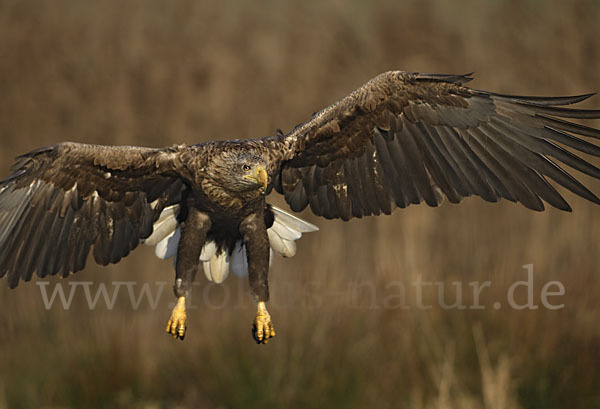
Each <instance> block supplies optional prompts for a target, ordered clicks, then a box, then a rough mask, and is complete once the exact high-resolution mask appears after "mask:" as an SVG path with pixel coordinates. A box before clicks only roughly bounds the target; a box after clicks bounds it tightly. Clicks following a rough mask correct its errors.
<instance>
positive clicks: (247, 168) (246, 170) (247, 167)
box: [242, 165, 250, 172]
mask: <svg viewBox="0 0 600 409" xmlns="http://www.w3.org/2000/svg"><path fill="white" fill-rule="evenodd" d="M242 169H244V172H248V171H249V170H250V165H243V166H242Z"/></svg>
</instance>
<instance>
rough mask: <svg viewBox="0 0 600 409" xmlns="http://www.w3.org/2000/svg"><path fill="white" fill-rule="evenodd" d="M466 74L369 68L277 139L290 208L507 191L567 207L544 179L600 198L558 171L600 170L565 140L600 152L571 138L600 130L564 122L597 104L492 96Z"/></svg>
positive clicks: (590, 114)
mask: <svg viewBox="0 0 600 409" xmlns="http://www.w3.org/2000/svg"><path fill="white" fill-rule="evenodd" d="M469 75H470V74H469ZM469 75H465V76H463V75H456V76H453V75H436V74H417V73H405V72H400V71H394V72H387V73H384V74H381V75H379V76H378V77H375V78H374V79H372V80H371V81H369V82H368V83H366V84H365V85H364V86H362V87H361V88H359V89H358V90H356V91H354V92H353V93H352V94H350V95H349V96H347V97H346V98H344V99H342V100H341V101H339V102H337V103H335V104H333V105H331V106H329V107H328V108H325V109H324V110H322V111H320V112H318V113H316V114H315V115H314V116H313V117H312V118H311V119H310V120H309V121H308V122H306V123H304V124H301V125H299V126H297V127H296V128H295V129H294V130H293V131H291V132H290V133H289V134H287V135H286V136H285V137H280V142H281V143H282V145H283V151H284V152H283V154H282V155H283V161H282V166H281V169H280V172H279V174H278V175H277V176H276V178H275V180H274V187H275V189H276V190H277V191H278V192H280V193H282V194H284V195H285V199H286V201H287V202H288V203H289V204H290V206H291V208H292V209H293V210H295V211H300V210H302V209H304V208H305V207H306V206H308V205H310V208H311V209H312V211H313V212H314V213H315V214H317V215H320V216H324V217H326V218H342V219H344V220H348V219H350V218H352V217H362V216H366V215H377V214H380V213H385V214H389V213H390V212H392V210H393V209H394V208H395V207H406V206H408V205H410V204H417V203H421V202H423V201H425V202H426V203H427V204H428V205H430V206H437V205H438V204H440V202H441V201H442V199H443V196H445V197H446V198H447V199H448V200H449V201H450V202H453V203H457V202H459V201H460V200H461V199H462V198H463V197H466V196H470V195H477V196H480V197H482V198H483V199H484V200H487V201H489V202H496V201H498V200H499V199H500V198H505V199H508V200H511V201H513V202H520V203H522V204H523V205H524V206H526V207H528V208H530V209H533V210H543V209H544V204H543V202H542V200H541V199H543V200H544V201H546V202H548V203H549V204H550V205H552V206H554V207H557V208H559V209H562V210H570V207H569V205H568V203H567V202H566V201H565V200H564V199H563V197H562V196H561V195H560V194H559V193H558V192H557V191H556V190H555V188H554V187H553V186H552V185H551V184H550V183H549V182H548V180H547V178H550V179H552V180H554V181H555V182H557V183H558V184H560V185H562V186H564V187H566V188H567V189H569V190H571V191H572V192H574V193H576V194H577V195H579V196H582V197H584V198H586V199H588V200H590V201H592V202H594V203H600V199H598V197H596V196H595V195H594V194H593V193H592V192H590V191H589V190H588V189H587V188H586V187H585V186H584V185H583V184H581V183H580V182H579V181H577V180H576V179H575V178H574V177H572V176H571V175H570V174H569V173H567V171H565V170H564V169H563V168H562V166H563V164H565V165H568V166H570V167H572V168H574V169H576V170H578V171H581V172H583V173H585V174H588V175H591V176H593V177H595V178H600V170H599V169H598V168H596V167H595V166H593V165H591V164H590V163H588V162H586V161H585V160H584V159H582V158H581V157H579V156H577V155H576V154H574V153H572V152H571V151H569V150H567V149H565V147H569V148H572V149H573V150H575V151H576V152H577V151H578V152H583V153H586V154H590V155H594V156H600V148H599V147H598V146H597V145H595V144H592V143H590V142H588V141H585V140H583V139H581V138H580V137H578V136H586V137H591V138H596V139H597V138H600V130H598V129H593V128H590V127H586V126H583V125H579V124H575V123H572V122H569V121H566V120H564V119H561V118H600V111H598V110H581V109H568V108H563V107H561V105H568V104H573V103H576V102H580V101H582V100H584V99H586V98H588V97H589V96H591V95H581V96H574V97H548V98H544V97H526V96H512V95H502V94H495V93H491V92H486V91H479V90H474V89H470V88H467V87H464V86H462V83H463V82H466V81H469V80H471V78H470V77H469ZM266 140H270V141H272V140H274V139H273V138H271V139H266ZM561 162H562V163H561Z"/></svg>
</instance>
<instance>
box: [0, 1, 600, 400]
mask: <svg viewBox="0 0 600 409" xmlns="http://www.w3.org/2000/svg"><path fill="white" fill-rule="evenodd" d="M321 3H322V2H320V1H316V0H309V1H303V2H294V1H281V2H273V1H267V0H256V1H252V2H249V1H241V0H239V1H232V2H226V1H221V2H216V1H214V2H208V1H194V0H173V1H169V2H163V1H158V0H147V1H146V0H144V1H142V0H137V1H127V2H123V1H117V0H111V1H105V2H83V1H79V0H57V1H43V2H38V1H33V0H2V1H0V138H1V139H0V140H1V141H2V149H1V150H0V169H1V174H2V175H3V176H5V175H7V174H8V172H9V170H8V168H9V166H10V163H11V161H12V158H13V157H14V156H16V155H18V154H20V153H24V152H25V151H28V150H32V149H34V148H36V147H39V146H43V145H49V144H53V143H56V142H58V141H63V140H70V141H80V142H89V143H104V144H132V145H133V144H136V145H149V146H165V145H170V144H173V143H188V144H192V143H198V142H202V141H206V140H210V139H226V138H245V137H257V136H263V135H267V134H270V133H272V132H274V131H275V129H276V128H278V127H281V128H282V129H284V131H285V130H289V129H291V127H293V126H294V125H295V124H296V123H299V122H301V121H303V120H305V119H306V118H308V116H309V115H310V114H311V113H312V112H313V111H315V110H317V109H320V108H322V107H324V106H326V105H327V104H329V103H331V102H333V101H334V100H335V99H338V98H340V97H342V96H344V95H345V94H347V93H348V92H350V91H351V90H352V89H354V88H355V87H357V86H359V85H360V84H361V83H363V82H364V81H366V80H368V79H369V78H371V77H372V76H374V75H376V74H377V73H379V72H382V71H386V70H389V69H403V70H408V71H424V72H448V73H463V72H469V71H475V72H476V80H475V81H474V82H473V83H471V84H472V86H474V87H478V88H483V89H489V90H494V91H499V92H513V93H524V94H577V93H585V92H593V91H600V24H598V22H599V21H600V3H599V2H598V1H594V0H589V1H568V2H567V1H563V0H552V1H541V0H527V1H526V0H505V1H481V0H468V1H463V2H447V1H444V0H439V1H433V0H432V1H418V2H417V1H414V2H413V1H405V2H400V1H381V2H380V1H378V2H361V1H358V0H352V1H332V2H328V3H326V4H321ZM471 84H469V85H471ZM585 106H587V107H592V106H595V107H599V106H600V99H599V98H598V97H596V98H594V99H592V101H591V102H590V103H586V105H585ZM596 126H598V123H596ZM582 179H583V180H584V181H585V182H587V183H588V185H589V186H590V187H591V189H592V190H593V191H594V192H596V194H598V193H600V183H598V181H594V180H591V179H590V178H584V177H582ZM565 196H566V197H567V198H568V200H569V202H571V203H572V205H573V208H574V212H573V213H571V214H568V213H562V212H559V211H555V210H553V209H550V210H548V211H546V212H544V213H534V212H530V211H527V210H526V209H523V208H521V207H519V206H516V205H514V204H511V203H500V204H489V203H484V202H483V201H482V200H480V199H477V198H472V199H467V200H465V201H464V202H463V203H462V204H461V205H458V206H457V205H450V204H445V205H443V206H441V207H440V208H437V209H431V208H428V207H426V206H424V205H423V206H419V207H415V206H413V207H410V208H408V209H406V210H401V211H397V212H396V213H395V214H394V215H392V216H389V217H379V218H368V219H365V220H357V221H353V222H350V223H342V222H338V221H325V220H319V219H317V218H315V217H313V216H312V215H310V214H309V213H306V214H305V215H304V216H305V217H306V218H307V219H309V220H311V221H312V222H314V223H316V224H318V225H319V226H320V227H321V231H320V232H318V233H315V234H310V235H307V236H305V237H304V238H302V240H301V241H300V242H299V251H298V254H297V256H296V257H295V258H294V259H291V260H283V259H277V260H276V262H275V263H274V266H273V268H272V270H271V287H272V293H273V306H272V307H271V313H272V315H273V318H274V322H275V325H276V328H277V334H278V336H277V337H276V338H275V340H274V341H273V342H272V343H269V345H267V346H257V345H255V344H253V343H252V341H251V338H250V322H251V319H252V317H253V312H254V311H253V307H252V303H251V302H250V300H249V299H248V295H247V294H248V290H247V283H246V281H239V280H238V279H236V278H234V277H233V278H230V279H229V280H228V281H227V282H226V284H225V287H219V288H217V287H211V286H206V281H205V280H204V277H203V276H202V274H200V275H198V277H197V279H198V281H199V283H200V284H199V286H198V287H197V289H196V298H195V299H196V300H202V299H203V294H208V295H207V297H208V298H206V299H204V300H203V301H204V302H198V303H197V304H198V309H196V310H194V311H191V316H190V322H189V329H188V335H187V338H186V340H185V341H184V342H175V341H174V340H172V339H170V338H169V337H168V336H167V335H166V334H163V333H162V331H164V325H165V324H166V319H167V318H168V314H169V308H168V304H169V303H170V302H172V298H171V297H170V285H171V284H170V283H171V280H172V278H173V270H172V266H171V263H170V262H161V261H159V260H158V259H155V258H154V256H153V254H152V250H151V249H149V248H145V247H144V248H139V249H138V250H136V251H135V252H134V253H133V254H132V255H131V256H129V257H128V258H127V259H125V260H124V261H122V262H121V263H119V264H118V265H115V266H110V267H104V268H103V267H98V266H96V265H95V264H94V263H93V262H90V263H89V264H88V267H87V268H86V270H85V271H84V272H80V273H78V274H77V275H75V276H73V277H71V278H69V279H67V280H66V281H62V283H63V285H64V288H65V289H66V290H68V286H66V283H68V282H72V281H73V280H80V281H94V285H93V286H92V287H91V288H92V291H96V289H97V288H98V285H99V284H100V283H108V284H109V285H110V283H112V282H114V281H135V282H138V283H140V284H139V286H141V283H144V282H148V283H151V284H153V283H155V282H157V281H165V282H168V284H167V286H166V287H165V288H164V290H163V294H162V297H161V298H160V301H159V304H158V307H157V309H156V310H154V311H153V310H152V308H150V307H149V306H148V304H147V303H142V305H141V307H140V308H139V309H137V310H134V308H132V306H131V304H130V302H129V297H128V296H127V293H126V291H125V290H123V292H122V293H120V295H119V297H118V298H117V301H116V305H115V308H114V309H112V310H109V309H108V308H106V307H105V306H104V304H103V302H102V301H100V302H99V306H98V307H97V308H95V309H94V310H90V309H89V308H88V305H87V302H86V300H85V297H84V296H83V292H82V291H80V292H78V293H77V294H76V296H75V298H74V301H73V306H72V308H71V309H69V310H67V311H65V310H63V309H62V308H61V307H59V306H58V305H55V306H54V307H53V308H52V309H50V310H49V311H47V310H46V309H45V308H44V303H43V300H42V297H41V296H40V287H39V286H37V285H35V284H34V283H29V284H21V285H20V286H19V288H17V289H16V290H14V291H10V290H8V288H6V286H4V285H0V300H1V308H0V408H2V407H9V408H30V407H48V408H49V407H53V408H55V407H68V408H71V407H72V408H80V407H81V408H96V407H97V408H100V407H119V408H162V407H164V408H195V407H208V408H236V407H241V408H251V407H252V408H253V407H261V408H265V407H274V408H277V407H297V408H312V407H314V408H317V407H346V408H364V407H377V408H398V407H400V408H481V407H485V408H508V407H510V408H541V407H545V408H561V407H599V406H600V393H599V392H598V391H600V376H599V375H598V366H599V365H600V348H599V346H600V325H598V320H599V317H600V280H599V279H598V277H597V275H598V267H597V266H598V265H599V264H600V251H598V250H599V248H598V238H599V237H600V208H599V207H597V206H594V205H592V204H590V203H587V202H585V201H584V200H580V199H578V198H576V197H574V195H571V194H569V193H565ZM272 201H273V202H275V203H280V204H281V200H280V198H272ZM529 263H532V264H533V265H534V295H535V297H534V298H535V299H534V301H535V302H536V303H537V304H540V297H539V294H540V291H541V289H542V287H543V285H544V284H545V283H546V282H548V281H551V280H558V281H560V282H561V283H562V284H563V285H564V287H565V292H566V293H565V295H564V296H562V297H556V298H554V299H552V300H553V302H554V300H556V301H557V303H564V308H563V309H560V310H556V311H553V310H549V309H546V308H543V307H540V308H539V309H536V310H514V309H511V308H508V306H507V303H506V293H507V290H508V288H509V287H510V285H511V284H512V283H514V282H515V281H517V280H523V279H525V278H526V277H527V274H526V272H525V270H524V269H523V268H522V265H524V264H529ZM419 276H420V277H422V279H423V280H425V281H441V282H443V283H444V286H443V287H444V289H445V290H446V299H447V302H448V303H452V301H453V298H454V287H453V285H452V282H454V281H458V282H461V283H462V284H463V293H464V294H463V298H464V304H466V305H471V304H472V302H473V299H472V298H473V297H472V295H471V294H470V293H469V291H467V290H468V289H469V288H470V287H469V286H468V283H469V282H472V281H478V282H484V281H486V280H490V281H491V288H488V289H486V290H484V291H483V292H482V296H481V304H482V305H484V306H485V307H486V308H485V309H482V310H477V309H466V310H458V309H451V310H444V309H442V308H441V307H439V306H438V305H437V302H436V298H437V295H436V293H434V292H433V289H434V288H437V287H429V289H428V290H426V291H425V299H426V301H427V302H428V303H429V302H430V303H432V304H434V307H433V308H431V309H428V310H421V309H419V308H416V305H415V303H414V297H415V287H414V286H413V285H412V284H411V283H412V282H415V281H416V279H417V278H418V277H419ZM60 282H61V281H60V280H59V279H53V280H51V284H50V286H49V287H48V288H49V290H51V289H52V288H53V287H54V285H55V284H56V283H60ZM393 282H401V283H403V284H404V285H405V286H406V297H407V304H410V306H411V308H409V309H402V308H393V307H394V305H390V304H389V303H390V302H391V300H393V299H392V298H390V297H391V296H392V295H394V294H397V292H394V291H395V288H394V287H393V286H392V285H391V283H393ZM357 284H362V285H359V286H358V287H357ZM157 288H158V287H155V286H153V287H152V290H153V291H156V289H157ZM396 288H398V287H396ZM80 289H81V288H80ZM518 291H523V289H521V290H518ZM517 295H518V297H517V298H518V299H519V300H520V301H522V300H523V297H524V295H525V294H524V292H518V294H517ZM227 296H228V297H229V301H228V302H224V297H227ZM396 300H397V299H396ZM225 301H227V300H225ZM496 301H499V302H502V308H501V309H500V310H495V309H494V308H493V303H494V302H496ZM219 304H224V306H223V307H222V308H215V306H218V305H219ZM367 405H372V406H367Z"/></svg>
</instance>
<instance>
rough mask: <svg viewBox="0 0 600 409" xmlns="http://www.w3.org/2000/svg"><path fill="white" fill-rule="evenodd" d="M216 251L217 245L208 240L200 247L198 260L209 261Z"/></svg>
mask: <svg viewBox="0 0 600 409" xmlns="http://www.w3.org/2000/svg"><path fill="white" fill-rule="evenodd" d="M216 252H217V245H216V244H215V242H214V241H209V242H208V243H206V244H205V245H204V247H202V252H201V253H200V261H210V259H211V258H213V256H214V255H215V253H216Z"/></svg>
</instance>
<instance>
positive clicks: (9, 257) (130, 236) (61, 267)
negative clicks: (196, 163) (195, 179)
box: [0, 143, 186, 287]
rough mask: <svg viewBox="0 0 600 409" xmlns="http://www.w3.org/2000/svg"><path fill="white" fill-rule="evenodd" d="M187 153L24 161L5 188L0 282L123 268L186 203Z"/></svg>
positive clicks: (87, 152) (89, 152)
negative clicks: (164, 215)
mask: <svg viewBox="0 0 600 409" xmlns="http://www.w3.org/2000/svg"><path fill="white" fill-rule="evenodd" d="M181 153H182V149H180V148H167V149H152V148H140V147H113V146H97V145H84V144H78V143H62V144H58V145H54V146H50V147H46V148H42V149H38V150H36V151H33V152H30V153H28V154H25V155H23V156H20V157H19V158H17V162H16V163H15V165H14V166H13V168H12V170H13V172H14V173H13V174H12V175H11V176H9V177H8V178H7V179H5V180H3V181H2V182H0V277H3V276H5V275H6V276H7V277H8V283H9V286H10V287H16V286H17V284H18V282H19V279H22V280H25V281H28V280H30V279H31V277H32V275H33V273H34V272H37V274H38V276H40V277H45V276H47V275H55V274H61V275H62V276H67V275H68V274H69V273H71V272H76V271H79V270H81V269H83V268H84V266H85V262H86V258H87V255H88V253H89V252H90V250H91V247H92V246H93V247H94V250H93V252H94V258H95V260H96V262H97V263H99V264H102V265H106V264H108V263H116V262H118V261H119V260H120V259H121V258H122V257H125V256H126V255H127V254H129V252H130V251H131V250H132V249H134V248H135V247H136V246H137V245H138V244H139V243H140V241H141V240H143V239H145V238H147V237H148V236H150V235H151V234H152V231H153V223H154V222H155V221H156V219H157V218H158V217H159V215H160V213H161V211H162V210H163V209H164V208H165V207H167V206H169V205H172V204H174V203H178V202H180V201H181V200H182V197H184V196H185V194H186V185H185V183H184V180H183V178H182V177H181V175H180V174H179V173H178V169H179V168H181V166H180V158H181Z"/></svg>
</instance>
